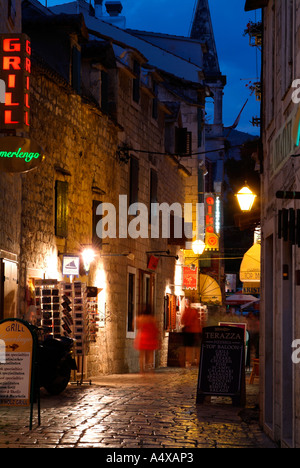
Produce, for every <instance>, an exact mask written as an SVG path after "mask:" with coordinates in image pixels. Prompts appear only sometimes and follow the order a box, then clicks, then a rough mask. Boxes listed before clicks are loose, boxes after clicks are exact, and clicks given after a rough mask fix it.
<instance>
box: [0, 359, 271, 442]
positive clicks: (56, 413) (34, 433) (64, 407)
mask: <svg viewBox="0 0 300 468" xmlns="http://www.w3.org/2000/svg"><path fill="white" fill-rule="evenodd" d="M197 377H198V371H197V370H196V369H193V368H192V369H177V368H176V369H175V368H167V369H159V370H157V371H156V372H155V373H154V374H152V375H147V376H142V375H139V374H126V375H111V376H101V377H99V378H95V379H92V381H91V385H89V384H86V383H84V384H83V385H76V384H72V385H69V387H68V388H67V389H66V390H65V392H64V393H62V394H61V395H59V396H56V397H53V396H50V395H48V394H46V393H45V392H44V391H42V392H41V425H40V426H38V425H37V405H34V412H33V416H34V417H33V428H32V430H30V429H29V420H30V417H29V416H30V410H29V408H14V407H11V408H9V407H2V408H0V448H107V449H113V448H115V449H118V448H122V449H123V448H124V449H146V448H152V449H157V450H159V449H195V448H276V446H275V444H273V443H272V442H271V441H270V440H269V439H268V438H267V436H266V435H265V434H264V433H263V432H262V431H261V429H260V427H259V425H258V420H257V418H258V414H257V411H255V405H256V403H257V396H258V384H257V383H255V384H253V385H247V404H246V408H245V409H241V408H236V407H233V406H232V404H231V400H229V399H228V400H226V399H220V398H213V399H212V401H211V402H210V403H205V404H203V405H196V392H197Z"/></svg>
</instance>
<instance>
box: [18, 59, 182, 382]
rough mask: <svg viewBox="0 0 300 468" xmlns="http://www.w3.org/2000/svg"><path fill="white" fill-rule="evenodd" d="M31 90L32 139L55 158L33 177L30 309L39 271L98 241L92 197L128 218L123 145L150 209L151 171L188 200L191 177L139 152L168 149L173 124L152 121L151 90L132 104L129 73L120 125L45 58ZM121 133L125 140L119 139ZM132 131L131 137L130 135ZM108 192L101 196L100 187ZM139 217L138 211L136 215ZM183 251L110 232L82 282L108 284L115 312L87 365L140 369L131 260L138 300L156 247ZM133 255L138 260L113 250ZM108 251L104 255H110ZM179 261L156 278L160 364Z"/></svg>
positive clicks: (27, 180)
mask: <svg viewBox="0 0 300 468" xmlns="http://www.w3.org/2000/svg"><path fill="white" fill-rule="evenodd" d="M31 84H32V93H31V137H32V138H33V139H35V140H36V141H37V142H38V143H39V144H40V145H41V146H42V147H43V148H44V150H45V155H46V157H45V160H44V161H43V163H42V165H41V166H40V167H39V168H38V169H37V170H35V171H33V172H32V173H28V174H26V175H24V176H23V191H22V233H21V256H20V258H21V263H20V266H21V271H22V274H21V278H20V287H21V298H22V301H21V315H22V314H25V313H26V306H27V304H26V301H25V288H26V284H27V281H28V277H29V276H30V274H32V272H38V273H36V275H37V276H40V277H43V275H45V277H54V276H55V277H57V278H58V279H62V276H61V258H62V257H61V254H62V253H73V254H78V253H79V252H80V251H81V248H82V246H85V245H90V244H91V241H92V238H91V236H92V200H93V199H96V200H98V199H99V198H100V199H101V201H103V202H109V203H112V205H114V206H115V207H116V213H117V216H118V215H119V195H120V194H122V195H126V194H128V192H129V164H124V163H122V164H121V163H119V162H118V160H117V157H116V151H117V146H118V143H119V144H121V143H124V141H126V142H127V143H129V144H130V145H131V147H132V148H133V149H134V150H136V151H133V153H134V155H135V157H137V158H138V159H139V201H140V202H142V203H144V204H145V205H146V206H149V201H150V169H151V168H153V169H155V170H156V171H157V173H158V176H159V177H158V201H159V203H162V202H167V203H169V204H171V203H173V202H179V203H183V202H184V195H185V178H186V175H184V174H183V173H182V171H180V170H179V167H178V164H175V163H174V161H171V160H170V159H169V158H166V157H165V156H163V155H161V154H157V155H151V156H149V154H148V153H139V151H137V150H139V149H141V150H147V149H149V150H150V151H157V152H158V153H163V152H164V124H163V123H164V122H163V115H162V114H160V116H159V119H158V121H155V120H153V119H152V118H151V114H150V98H149V96H147V95H146V94H142V95H141V105H140V106H139V105H136V104H132V101H131V92H130V90H131V87H130V80H129V78H128V77H127V76H125V77H124V76H123V75H120V83H119V84H120V89H119V91H120V92H119V95H118V111H119V124H121V125H122V126H123V131H120V127H118V126H116V125H115V124H113V122H112V121H111V120H110V119H109V117H108V116H106V115H104V114H102V113H101V111H100V110H99V109H95V108H94V107H92V106H91V105H88V104H86V103H84V102H83V100H82V98H81V97H80V96H78V95H76V94H74V93H73V92H72V90H71V89H70V87H69V86H68V85H67V84H65V83H64V82H62V81H61V80H59V79H58V77H56V76H53V74H50V73H49V72H48V71H47V70H46V69H43V68H41V67H40V66H39V65H38V64H35V65H34V66H33V73H32V83H31ZM118 136H119V138H118ZM124 136H125V138H124ZM56 180H62V181H67V182H68V210H69V211H68V235H67V237H66V238H58V237H56V236H55V231H54V190H55V181H56ZM92 186H97V187H98V188H99V189H101V196H99V194H95V193H93V191H92ZM132 220H133V217H132V216H129V217H128V222H131V221H132ZM168 248H169V249H170V251H171V253H172V254H174V255H175V254H176V253H177V252H178V248H176V246H169V245H168V242H167V240H166V239H151V238H145V239H142V238H137V239H131V238H124V239H123V238H122V239H119V238H116V239H110V238H109V239H104V240H103V246H102V251H101V252H98V256H97V257H96V259H95V262H94V263H93V265H92V267H91V271H90V274H89V276H88V277H87V276H82V277H81V278H80V279H81V280H82V281H86V282H87V284H88V285H96V286H97V287H99V288H100V289H101V293H100V295H99V300H100V302H101V307H102V309H103V310H104V311H105V316H106V318H105V326H104V327H103V328H100V331H99V333H98V339H97V342H96V343H93V344H91V345H90V347H89V356H88V360H87V372H88V374H89V375H95V374H97V373H99V372H103V373H118V372H124V371H137V370H138V353H137V351H136V350H135V349H134V348H133V337H132V336H131V337H130V338H126V319H127V275H128V267H131V268H133V269H134V271H135V272H136V303H137V308H138V301H139V295H140V292H141V291H140V283H139V278H140V272H141V271H147V260H148V255H147V254H146V252H148V251H157V250H160V251H166V250H167V249H168ZM124 252H132V253H133V254H134V258H133V259H131V260H130V259H127V258H126V257H120V256H118V257H117V256H106V255H115V254H122V253H124ZM100 253H101V255H102V256H101V255H100ZM174 265H175V259H174V258H173V257H170V258H161V259H160V260H159V264H158V267H157V270H156V272H155V273H154V276H155V286H154V305H155V314H156V317H157V320H158V325H159V328H160V331H161V337H162V349H161V351H159V352H158V353H156V362H157V365H161V364H166V356H167V339H168V337H167V335H166V334H165V333H164V330H163V317H164V315H163V311H164V307H163V306H164V295H165V290H166V287H167V286H168V285H172V286H171V287H173V286H174Z"/></svg>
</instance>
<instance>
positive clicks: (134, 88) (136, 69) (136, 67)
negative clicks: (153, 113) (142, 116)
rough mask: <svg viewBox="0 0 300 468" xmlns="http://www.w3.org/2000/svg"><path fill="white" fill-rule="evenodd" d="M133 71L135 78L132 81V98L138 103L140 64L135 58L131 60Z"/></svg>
mask: <svg viewBox="0 0 300 468" xmlns="http://www.w3.org/2000/svg"><path fill="white" fill-rule="evenodd" d="M133 73H134V74H135V78H133V83H132V99H133V100H134V102H136V103H137V104H138V103H139V102H140V81H141V65H140V64H139V62H137V61H136V60H134V62H133Z"/></svg>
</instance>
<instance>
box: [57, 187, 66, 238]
mask: <svg viewBox="0 0 300 468" xmlns="http://www.w3.org/2000/svg"><path fill="white" fill-rule="evenodd" d="M68 185H69V184H68V182H62V181H60V180H57V181H56V182H55V235H56V236H57V237H64V238H65V237H67V235H68Z"/></svg>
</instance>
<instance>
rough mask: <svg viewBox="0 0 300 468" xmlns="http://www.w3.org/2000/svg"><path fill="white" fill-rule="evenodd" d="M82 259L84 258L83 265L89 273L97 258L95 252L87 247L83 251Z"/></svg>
mask: <svg viewBox="0 0 300 468" xmlns="http://www.w3.org/2000/svg"><path fill="white" fill-rule="evenodd" d="M81 255H82V260H83V266H84V269H85V271H86V273H88V272H89V271H90V267H91V263H92V261H93V260H94V259H95V252H94V251H93V249H91V248H86V249H84V250H83V252H82V254H81Z"/></svg>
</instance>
